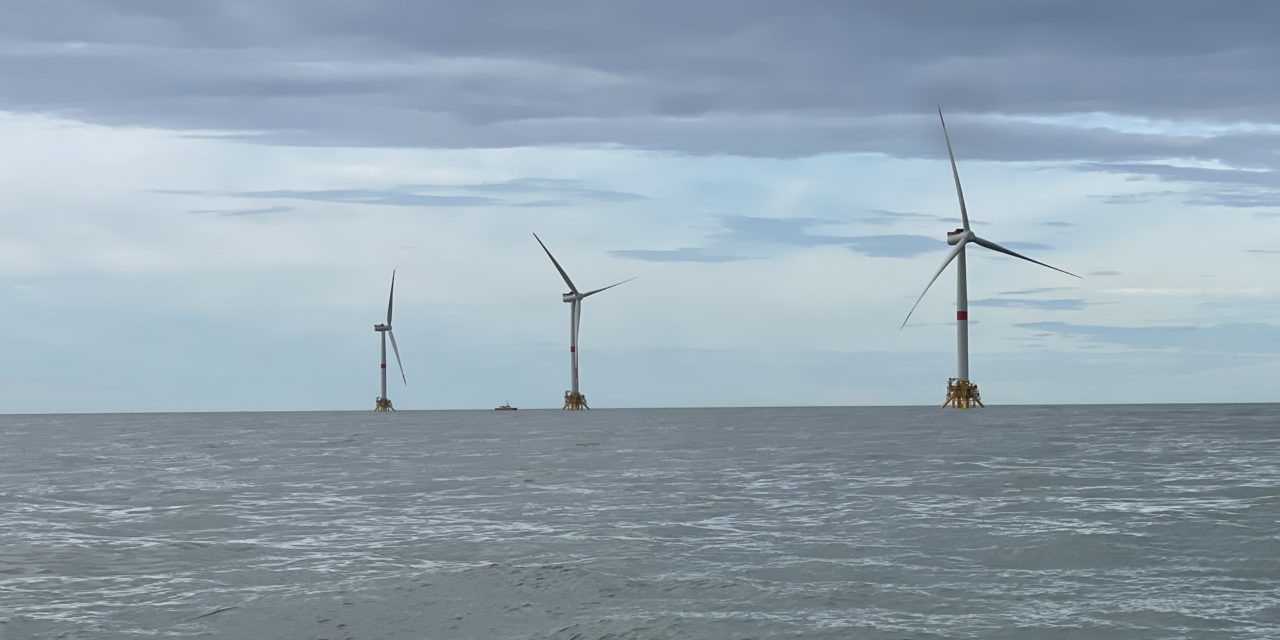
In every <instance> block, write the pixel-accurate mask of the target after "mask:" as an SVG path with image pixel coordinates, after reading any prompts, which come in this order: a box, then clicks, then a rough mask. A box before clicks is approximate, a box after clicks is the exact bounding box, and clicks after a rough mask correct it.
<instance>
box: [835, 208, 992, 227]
mask: <svg viewBox="0 0 1280 640" xmlns="http://www.w3.org/2000/svg"><path fill="white" fill-rule="evenodd" d="M858 221H859V222H866V223H868V224H885V225H887V224H896V223H899V222H912V221H926V222H943V223H947V224H959V222H960V217H959V214H957V215H955V216H936V215H930V214H927V213H914V212H909V211H889V210H887V209H868V210H867V214H866V215H863V216H861V217H860V218H858ZM971 222H972V223H973V224H989V223H982V222H980V221H978V220H971Z"/></svg>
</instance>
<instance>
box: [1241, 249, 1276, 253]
mask: <svg viewBox="0 0 1280 640" xmlns="http://www.w3.org/2000/svg"><path fill="white" fill-rule="evenodd" d="M1247 251H1248V252H1249V253H1280V250H1277V249H1247Z"/></svg>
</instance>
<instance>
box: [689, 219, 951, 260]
mask: <svg viewBox="0 0 1280 640" xmlns="http://www.w3.org/2000/svg"><path fill="white" fill-rule="evenodd" d="M721 224H723V225H724V227H725V231H723V232H720V233H717V234H713V235H712V236H711V239H712V240H713V241H714V242H715V243H719V244H723V245H727V246H753V245H789V246H797V247H822V246H845V247H848V248H849V250H850V251H853V252H855V253H861V254H863V255H867V256H871V257H877V258H882V257H895V258H907V257H911V256H914V255H918V254H921V253H927V252H929V251H933V250H936V249H937V248H938V247H939V246H942V244H943V242H942V241H941V240H939V239H937V238H930V237H928V236H914V235H896V234H889V235H870V236H840V235H827V234H819V233H811V232H810V231H809V230H810V229H812V228H814V227H820V226H829V225H834V224H838V223H836V222H834V221H832V220H826V219H822V218H756V217H750V216H726V217H724V218H722V219H721Z"/></svg>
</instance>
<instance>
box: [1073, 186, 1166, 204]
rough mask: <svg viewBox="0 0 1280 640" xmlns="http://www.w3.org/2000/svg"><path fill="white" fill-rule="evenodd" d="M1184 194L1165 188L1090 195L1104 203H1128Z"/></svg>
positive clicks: (1139, 202)
mask: <svg viewBox="0 0 1280 640" xmlns="http://www.w3.org/2000/svg"><path fill="white" fill-rule="evenodd" d="M1181 195H1184V193H1183V192H1181V191H1173V190H1171V189H1166V190H1163V191H1144V192H1141V193H1118V194H1113V195H1104V196H1092V197H1093V198H1096V199H1097V200H1099V201H1101V202H1102V203H1104V204H1116V205H1129V204H1147V203H1149V202H1154V201H1156V200H1159V199H1161V198H1167V197H1171V196H1181Z"/></svg>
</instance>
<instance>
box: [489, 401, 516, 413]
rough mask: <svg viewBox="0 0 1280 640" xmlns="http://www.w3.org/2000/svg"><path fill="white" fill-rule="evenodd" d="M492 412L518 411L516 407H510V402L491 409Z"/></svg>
mask: <svg viewBox="0 0 1280 640" xmlns="http://www.w3.org/2000/svg"><path fill="white" fill-rule="evenodd" d="M493 410H494V411H519V409H517V408H516V407H513V406H511V403H510V402H504V403H502V404H500V405H498V406H496V407H494V408H493Z"/></svg>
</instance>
